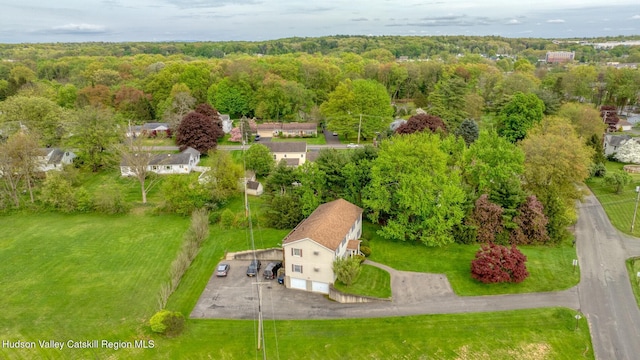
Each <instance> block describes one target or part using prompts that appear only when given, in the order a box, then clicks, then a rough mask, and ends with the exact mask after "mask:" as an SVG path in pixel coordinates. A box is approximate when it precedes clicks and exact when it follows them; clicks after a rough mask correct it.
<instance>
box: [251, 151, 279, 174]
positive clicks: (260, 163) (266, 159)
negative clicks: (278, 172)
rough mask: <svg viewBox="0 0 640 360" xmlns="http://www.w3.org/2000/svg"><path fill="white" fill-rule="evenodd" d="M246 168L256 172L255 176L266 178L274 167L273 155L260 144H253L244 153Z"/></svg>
mask: <svg viewBox="0 0 640 360" xmlns="http://www.w3.org/2000/svg"><path fill="white" fill-rule="evenodd" d="M245 162H246V164H245V165H246V167H247V169H249V170H253V171H255V172H256V175H257V176H267V175H269V173H270V172H271V169H273V167H274V166H275V161H274V160H273V155H271V151H270V150H269V148H268V147H266V146H264V145H262V144H253V145H251V147H250V148H249V149H248V150H247V151H246V152H245Z"/></svg>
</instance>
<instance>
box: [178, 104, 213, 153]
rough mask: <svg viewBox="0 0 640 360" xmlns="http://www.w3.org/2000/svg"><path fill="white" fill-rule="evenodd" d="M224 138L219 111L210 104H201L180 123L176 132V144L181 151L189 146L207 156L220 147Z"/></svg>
mask: <svg viewBox="0 0 640 360" xmlns="http://www.w3.org/2000/svg"><path fill="white" fill-rule="evenodd" d="M222 136H224V132H223V131H222V121H221V120H220V116H219V115H218V111H216V110H215V109H214V108H212V107H211V105H209V104H200V105H198V107H197V108H196V110H194V111H192V112H190V113H188V114H187V115H185V116H184V118H182V121H180V125H178V129H177V131H176V143H177V144H178V145H180V147H181V149H184V148H186V147H188V146H190V147H192V148H194V149H196V150H198V151H200V152H201V153H203V154H206V153H207V152H208V151H209V150H211V149H215V148H216V146H217V145H218V138H220V137H222Z"/></svg>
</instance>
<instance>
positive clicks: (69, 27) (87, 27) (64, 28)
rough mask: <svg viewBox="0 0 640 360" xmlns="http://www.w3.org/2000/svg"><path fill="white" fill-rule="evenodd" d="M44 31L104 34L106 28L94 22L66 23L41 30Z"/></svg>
mask: <svg viewBox="0 0 640 360" xmlns="http://www.w3.org/2000/svg"><path fill="white" fill-rule="evenodd" d="M42 32H45V33H53V34H78V35H82V34H105V33H107V32H108V31H107V29H106V28H105V27H104V26H102V25H94V24H66V25H61V26H54V27H53V28H51V29H49V30H42Z"/></svg>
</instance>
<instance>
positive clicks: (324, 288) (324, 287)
mask: <svg viewBox="0 0 640 360" xmlns="http://www.w3.org/2000/svg"><path fill="white" fill-rule="evenodd" d="M311 290H312V291H314V292H319V293H323V294H328V293H329V284H327V283H322V282H317V281H314V282H312V283H311Z"/></svg>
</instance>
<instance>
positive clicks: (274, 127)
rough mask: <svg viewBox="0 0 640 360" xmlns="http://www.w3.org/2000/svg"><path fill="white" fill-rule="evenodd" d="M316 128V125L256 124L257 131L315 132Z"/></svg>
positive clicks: (295, 123)
mask: <svg viewBox="0 0 640 360" xmlns="http://www.w3.org/2000/svg"><path fill="white" fill-rule="evenodd" d="M317 128H318V124H316V123H299V122H292V123H277V122H268V123H262V124H258V129H259V130H316V129H317Z"/></svg>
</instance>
